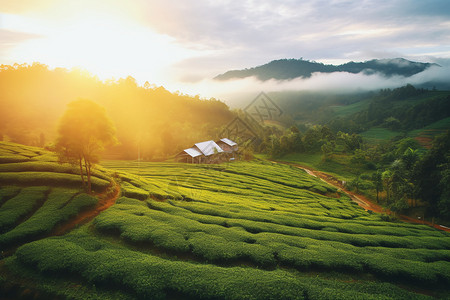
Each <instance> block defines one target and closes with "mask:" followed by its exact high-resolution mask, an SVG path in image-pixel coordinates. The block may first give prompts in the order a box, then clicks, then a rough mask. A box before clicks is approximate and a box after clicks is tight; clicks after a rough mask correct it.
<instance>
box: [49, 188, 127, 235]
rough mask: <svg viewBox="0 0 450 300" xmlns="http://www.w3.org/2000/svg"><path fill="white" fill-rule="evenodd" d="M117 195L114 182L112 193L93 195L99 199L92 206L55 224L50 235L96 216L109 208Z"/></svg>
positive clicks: (81, 223) (68, 229) (118, 191)
mask: <svg viewBox="0 0 450 300" xmlns="http://www.w3.org/2000/svg"><path fill="white" fill-rule="evenodd" d="M119 195H120V185H118V184H116V183H114V190H113V192H112V193H103V194H97V195H95V196H97V197H98V198H99V200H98V202H97V205H96V206H95V207H94V208H92V209H89V210H86V211H83V212H80V213H79V214H78V215H76V216H75V217H73V218H72V219H70V220H69V221H67V222H65V223H63V224H61V225H59V226H57V227H56V228H55V229H53V231H52V233H51V234H50V235H63V234H66V233H67V232H69V231H71V230H72V229H74V228H76V227H78V226H80V225H83V224H86V223H88V222H89V221H91V220H92V219H94V218H95V217H96V216H98V215H99V214H100V213H101V212H102V211H104V210H105V209H107V208H109V207H110V206H112V205H113V204H114V203H116V200H117V199H118V198H119Z"/></svg>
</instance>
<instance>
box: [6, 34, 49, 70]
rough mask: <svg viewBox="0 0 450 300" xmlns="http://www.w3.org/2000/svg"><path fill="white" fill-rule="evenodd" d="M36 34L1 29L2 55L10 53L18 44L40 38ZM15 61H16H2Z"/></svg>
mask: <svg viewBox="0 0 450 300" xmlns="http://www.w3.org/2000/svg"><path fill="white" fill-rule="evenodd" d="M40 37H41V36H39V35H36V34H30V33H25V32H18V31H12V30H6V29H0V57H3V56H6V55H8V53H9V52H10V51H11V50H12V49H14V48H15V47H16V46H17V45H18V44H20V43H23V42H24V41H28V40H31V39H36V38H40ZM2 63H14V62H2Z"/></svg>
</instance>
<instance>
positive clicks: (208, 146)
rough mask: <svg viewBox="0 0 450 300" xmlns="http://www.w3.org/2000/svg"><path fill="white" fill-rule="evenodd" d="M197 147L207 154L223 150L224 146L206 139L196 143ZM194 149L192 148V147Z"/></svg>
mask: <svg viewBox="0 0 450 300" xmlns="http://www.w3.org/2000/svg"><path fill="white" fill-rule="evenodd" d="M195 147H196V148H197V149H198V150H200V151H201V153H203V155H205V156H209V155H212V154H214V153H221V152H223V150H222V148H220V147H219V145H217V144H216V143H215V142H214V141H212V140H211V141H206V142H201V143H197V144H195ZM191 149H192V148H191Z"/></svg>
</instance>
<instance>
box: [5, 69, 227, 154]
mask: <svg viewBox="0 0 450 300" xmlns="http://www.w3.org/2000/svg"><path fill="white" fill-rule="evenodd" d="M79 98H82V99H89V100H92V101H95V102H97V103H98V104H100V105H101V106H103V107H104V108H105V110H106V112H107V114H108V116H109V117H110V118H111V119H112V121H113V123H114V125H115V127H116V129H117V138H118V140H119V145H118V146H117V147H115V148H114V149H108V150H110V152H111V154H114V156H115V157H116V158H133V159H136V158H137V157H138V153H139V155H140V157H141V158H145V159H160V158H164V157H167V156H170V155H173V154H175V153H176V152H177V151H179V150H182V149H184V148H186V147H187V146H190V145H192V144H193V143H195V142H198V141H202V140H205V139H211V136H212V134H213V133H215V132H216V131H217V128H219V127H221V126H224V125H225V124H227V123H228V122H229V121H230V120H231V119H232V118H233V114H232V112H231V111H230V110H229V108H228V107H227V106H226V105H225V104H224V103H223V102H221V101H218V100H216V99H213V98H212V99H208V100H206V99H200V98H199V97H198V96H195V97H192V96H188V95H183V94H180V93H171V92H169V91H168V90H166V89H164V88H163V87H156V86H152V85H150V84H145V85H144V86H143V87H142V86H139V85H138V84H137V83H136V81H135V80H134V78H132V77H127V78H122V79H118V80H110V81H106V82H104V81H101V80H99V79H98V78H96V77H94V76H92V75H90V74H89V73H87V72H83V71H80V70H76V69H74V70H70V71H69V70H66V69H62V68H56V69H53V70H51V69H49V68H48V67H47V66H45V65H42V64H39V63H34V64H33V65H27V64H23V65H17V64H15V65H14V66H7V65H2V66H1V67H0V140H8V141H12V142H17V143H21V144H26V145H32V146H44V145H51V144H52V142H53V141H54V138H55V137H56V128H57V125H58V121H59V118H60V117H61V116H62V114H63V113H64V111H65V109H66V105H67V104H68V103H69V102H71V101H74V100H77V99H79Z"/></svg>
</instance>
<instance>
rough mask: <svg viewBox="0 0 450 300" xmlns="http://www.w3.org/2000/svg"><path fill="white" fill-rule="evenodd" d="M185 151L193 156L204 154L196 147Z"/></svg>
mask: <svg viewBox="0 0 450 300" xmlns="http://www.w3.org/2000/svg"><path fill="white" fill-rule="evenodd" d="M183 151H184V152H186V153H187V154H189V155H190V156H191V157H197V156H199V155H202V153H201V152H200V151H198V149H195V148H188V149H184V150H183Z"/></svg>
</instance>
